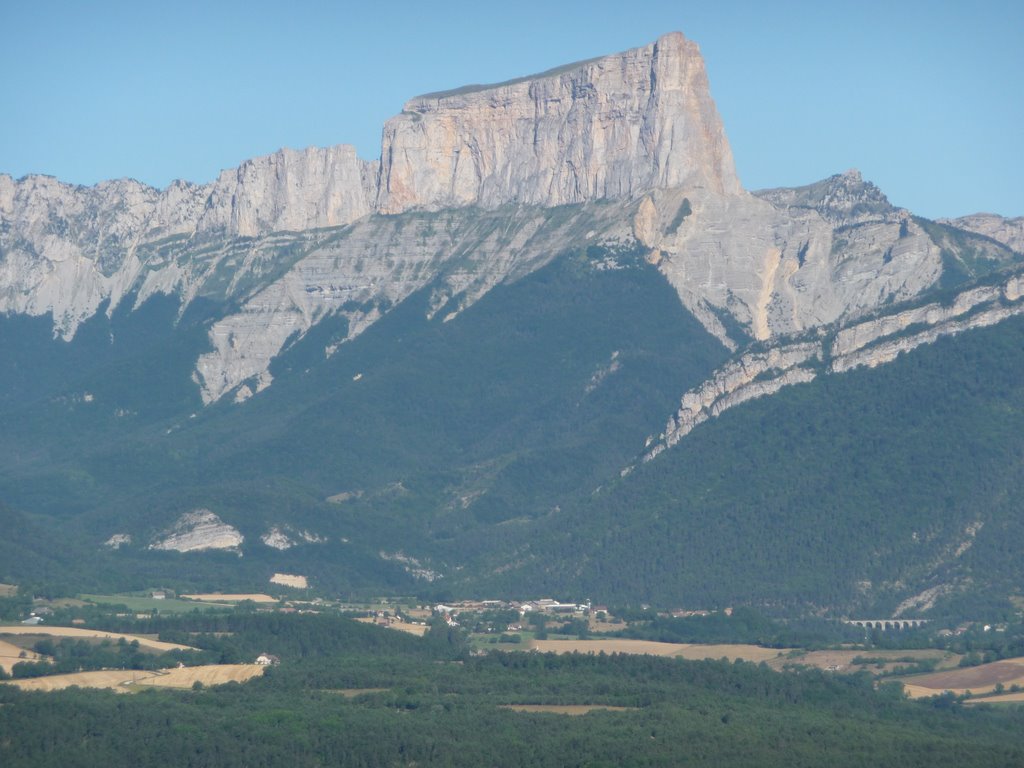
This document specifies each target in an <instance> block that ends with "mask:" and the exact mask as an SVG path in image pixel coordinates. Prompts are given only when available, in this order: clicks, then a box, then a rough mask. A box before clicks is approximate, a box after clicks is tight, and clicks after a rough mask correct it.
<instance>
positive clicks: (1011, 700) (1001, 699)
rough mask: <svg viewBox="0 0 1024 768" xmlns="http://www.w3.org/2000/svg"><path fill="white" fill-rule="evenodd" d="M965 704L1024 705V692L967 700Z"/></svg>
mask: <svg viewBox="0 0 1024 768" xmlns="http://www.w3.org/2000/svg"><path fill="white" fill-rule="evenodd" d="M964 704H1024V692H1018V693H1001V694H999V695H998V696H986V697H985V698H984V699H967V700H966V701H964Z"/></svg>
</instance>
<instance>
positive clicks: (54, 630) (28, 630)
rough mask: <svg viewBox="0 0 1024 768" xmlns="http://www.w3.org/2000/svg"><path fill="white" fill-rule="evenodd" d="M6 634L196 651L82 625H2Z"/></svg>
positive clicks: (143, 637)
mask: <svg viewBox="0 0 1024 768" xmlns="http://www.w3.org/2000/svg"><path fill="white" fill-rule="evenodd" d="M4 635H48V636H50V637H72V638H75V637H77V638H82V639H86V638H93V639H96V638H98V639H101V640H114V641H117V640H120V639H121V638H124V639H125V641H126V642H129V643H130V642H132V641H133V640H138V641H139V645H140V646H142V647H143V648H152V649H153V650H154V651H194V650H195V648H193V647H192V646H189V645H179V644H178V643H165V642H163V641H161V640H154V639H153V638H151V637H145V636H143V635H123V634H121V633H119V632H103V631H101V630H98V629H81V628H80V627H49V626H45V625H43V624H39V625H36V626H34V627H27V626H23V625H20V624H18V625H15V626H10V627H0V637H3V636H4Z"/></svg>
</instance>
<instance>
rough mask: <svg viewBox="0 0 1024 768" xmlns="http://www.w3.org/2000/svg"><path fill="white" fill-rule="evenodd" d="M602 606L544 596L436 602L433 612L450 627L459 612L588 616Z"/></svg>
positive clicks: (514, 626)
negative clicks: (521, 600)
mask: <svg viewBox="0 0 1024 768" xmlns="http://www.w3.org/2000/svg"><path fill="white" fill-rule="evenodd" d="M607 610H608V609H607V608H605V607H604V606H596V607H594V606H592V605H591V603H590V601H589V600H588V601H587V602H586V603H560V602H558V601H557V600H552V599H551V598H548V597H545V598H541V599H540V600H527V601H525V602H520V601H518V600H460V601H459V602H456V603H451V604H444V603H438V604H437V605H435V606H434V612H435V613H437V614H438V615H440V616H441V618H443V619H444V620H445V622H446V623H447V624H448V626H450V627H457V626H459V622H458V621H456V619H455V617H456V616H458V615H459V614H460V613H464V612H471V613H479V612H481V611H518V612H519V616H520V618H522V617H524V616H525V615H526V614H528V613H551V614H561V615H574V616H588V615H589V614H590V613H591V611H595V612H596V611H605V612H607ZM520 629H522V626H521V625H519V624H509V625H508V630H509V631H510V632H515V631H518V630H520Z"/></svg>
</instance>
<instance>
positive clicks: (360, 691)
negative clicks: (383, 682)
mask: <svg viewBox="0 0 1024 768" xmlns="http://www.w3.org/2000/svg"><path fill="white" fill-rule="evenodd" d="M390 690H391V689H390V688H330V689H327V691H326V692H327V693H336V694H338V695H339V696H344V697H345V698H346V699H354V698H356V697H357V696H365V695H367V694H370V693H387V692H388V691H390Z"/></svg>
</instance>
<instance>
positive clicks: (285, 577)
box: [270, 573, 309, 589]
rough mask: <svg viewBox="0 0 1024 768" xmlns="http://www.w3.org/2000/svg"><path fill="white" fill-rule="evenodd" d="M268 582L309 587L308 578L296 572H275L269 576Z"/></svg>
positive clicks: (298, 587) (284, 585)
mask: <svg viewBox="0 0 1024 768" xmlns="http://www.w3.org/2000/svg"><path fill="white" fill-rule="evenodd" d="M270 583H271V584H280V585H281V586H283V587H294V588H295V589H309V579H307V578H306V577H305V576H302V575H300V574H297V573H275V574H274V575H273V576H271V577H270Z"/></svg>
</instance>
